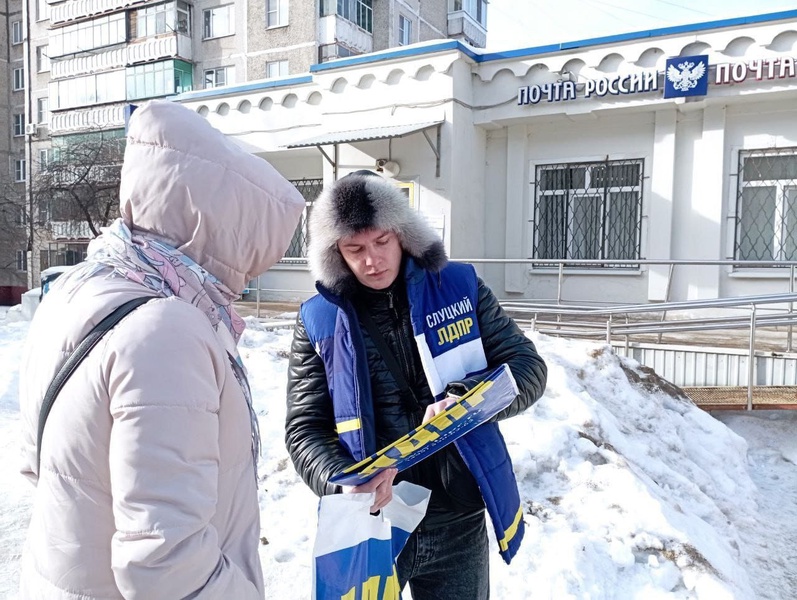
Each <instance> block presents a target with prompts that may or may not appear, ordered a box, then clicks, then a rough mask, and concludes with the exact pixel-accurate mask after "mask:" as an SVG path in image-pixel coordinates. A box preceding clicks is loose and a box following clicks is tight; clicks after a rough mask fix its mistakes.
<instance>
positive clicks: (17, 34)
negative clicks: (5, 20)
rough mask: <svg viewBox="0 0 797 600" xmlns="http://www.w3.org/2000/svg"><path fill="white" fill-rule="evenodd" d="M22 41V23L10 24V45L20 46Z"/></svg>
mask: <svg viewBox="0 0 797 600" xmlns="http://www.w3.org/2000/svg"><path fill="white" fill-rule="evenodd" d="M23 39H24V36H23V35H22V21H14V22H12V23H11V43H12V44H21V43H22V41H23Z"/></svg>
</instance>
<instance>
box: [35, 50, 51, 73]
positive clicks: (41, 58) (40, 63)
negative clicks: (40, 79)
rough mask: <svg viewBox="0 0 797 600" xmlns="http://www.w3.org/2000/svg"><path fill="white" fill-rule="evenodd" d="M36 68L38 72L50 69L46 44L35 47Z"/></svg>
mask: <svg viewBox="0 0 797 600" xmlns="http://www.w3.org/2000/svg"><path fill="white" fill-rule="evenodd" d="M36 70H37V71H38V72H39V73H44V72H46V71H49V70H50V57H49V56H48V55H47V46H39V47H38V48H36Z"/></svg>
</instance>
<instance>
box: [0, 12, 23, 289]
mask: <svg viewBox="0 0 797 600" xmlns="http://www.w3.org/2000/svg"><path fill="white" fill-rule="evenodd" d="M0 6H1V7H2V11H0V22H2V28H0V48H2V49H3V50H2V56H0V77H2V81H3V82H4V85H2V86H1V87H0V164H1V165H3V168H2V169H0V303H6V304H10V303H13V302H18V301H19V295H20V294H21V292H22V291H24V290H25V289H27V288H26V286H27V266H28V263H27V224H28V223H27V219H26V212H25V181H26V179H27V175H28V163H27V160H26V154H25V153H26V146H25V126H26V123H27V121H26V119H25V113H26V110H25V92H24V89H25V78H26V71H25V59H24V57H25V53H24V41H25V27H24V20H23V14H22V13H23V2H22V0H3V2H2V4H0Z"/></svg>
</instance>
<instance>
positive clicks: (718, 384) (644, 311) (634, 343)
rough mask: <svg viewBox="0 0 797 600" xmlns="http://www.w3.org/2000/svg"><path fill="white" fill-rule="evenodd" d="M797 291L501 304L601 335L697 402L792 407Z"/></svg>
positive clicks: (566, 333) (569, 330) (559, 327)
mask: <svg viewBox="0 0 797 600" xmlns="http://www.w3.org/2000/svg"><path fill="white" fill-rule="evenodd" d="M795 302H797V294H793V293H789V294H770V295H760V296H744V297H737V298H721V299H714V300H698V301H685V302H669V303H663V304H655V305H650V304H643V305H624V306H615V307H609V308H607V307H594V306H575V305H553V304H545V303H532V302H522V301H521V302H517V301H504V302H502V305H503V306H504V308H505V309H506V310H507V311H509V312H510V314H512V316H513V317H514V318H515V319H516V320H518V321H519V322H520V323H521V324H523V323H526V324H528V325H529V326H531V327H532V328H533V329H534V330H536V331H539V332H541V333H544V334H547V335H554V336H562V337H571V338H586V339H595V340H602V341H604V342H605V343H607V344H610V345H611V346H612V347H613V348H614V349H615V351H616V352H617V353H618V354H621V355H624V356H629V357H631V358H633V359H635V360H637V361H638V362H640V363H641V364H643V365H645V366H648V367H650V368H652V369H653V370H655V371H656V373H658V374H659V375H660V376H661V377H663V378H664V379H667V380H668V381H670V382H672V383H674V384H675V385H677V386H679V387H681V388H682V389H684V391H685V392H686V393H687V394H688V395H689V396H690V397H691V398H692V399H693V401H695V403H696V404H698V405H699V406H701V407H703V408H705V409H707V410H718V409H720V408H737V409H738V408H747V409H753V408H773V407H775V408H797V394H796V393H795V390H797V353H794V352H793V351H792V344H793V329H794V326H795V325H797V313H795V312H794V310H793V307H794V303H795Z"/></svg>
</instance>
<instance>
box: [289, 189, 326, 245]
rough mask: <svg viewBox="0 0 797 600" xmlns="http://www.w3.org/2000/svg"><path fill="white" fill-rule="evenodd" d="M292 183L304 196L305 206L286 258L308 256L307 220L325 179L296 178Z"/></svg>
mask: <svg viewBox="0 0 797 600" xmlns="http://www.w3.org/2000/svg"><path fill="white" fill-rule="evenodd" d="M291 183H292V184H293V185H295V186H296V189H297V190H299V193H300V194H301V195H302V196H303V197H304V202H305V208H304V211H302V216H301V218H300V219H299V224H298V225H297V226H296V231H295V232H294V233H293V239H292V240H291V245H290V246H288V250H287V252H285V258H307V243H308V241H309V237H308V233H307V220H308V219H309V218H310V211H311V210H312V208H313V202H315V199H316V198H318V195H319V194H320V193H321V190H322V189H323V188H324V180H323V179H320V178H319V179H294V180H291Z"/></svg>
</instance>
